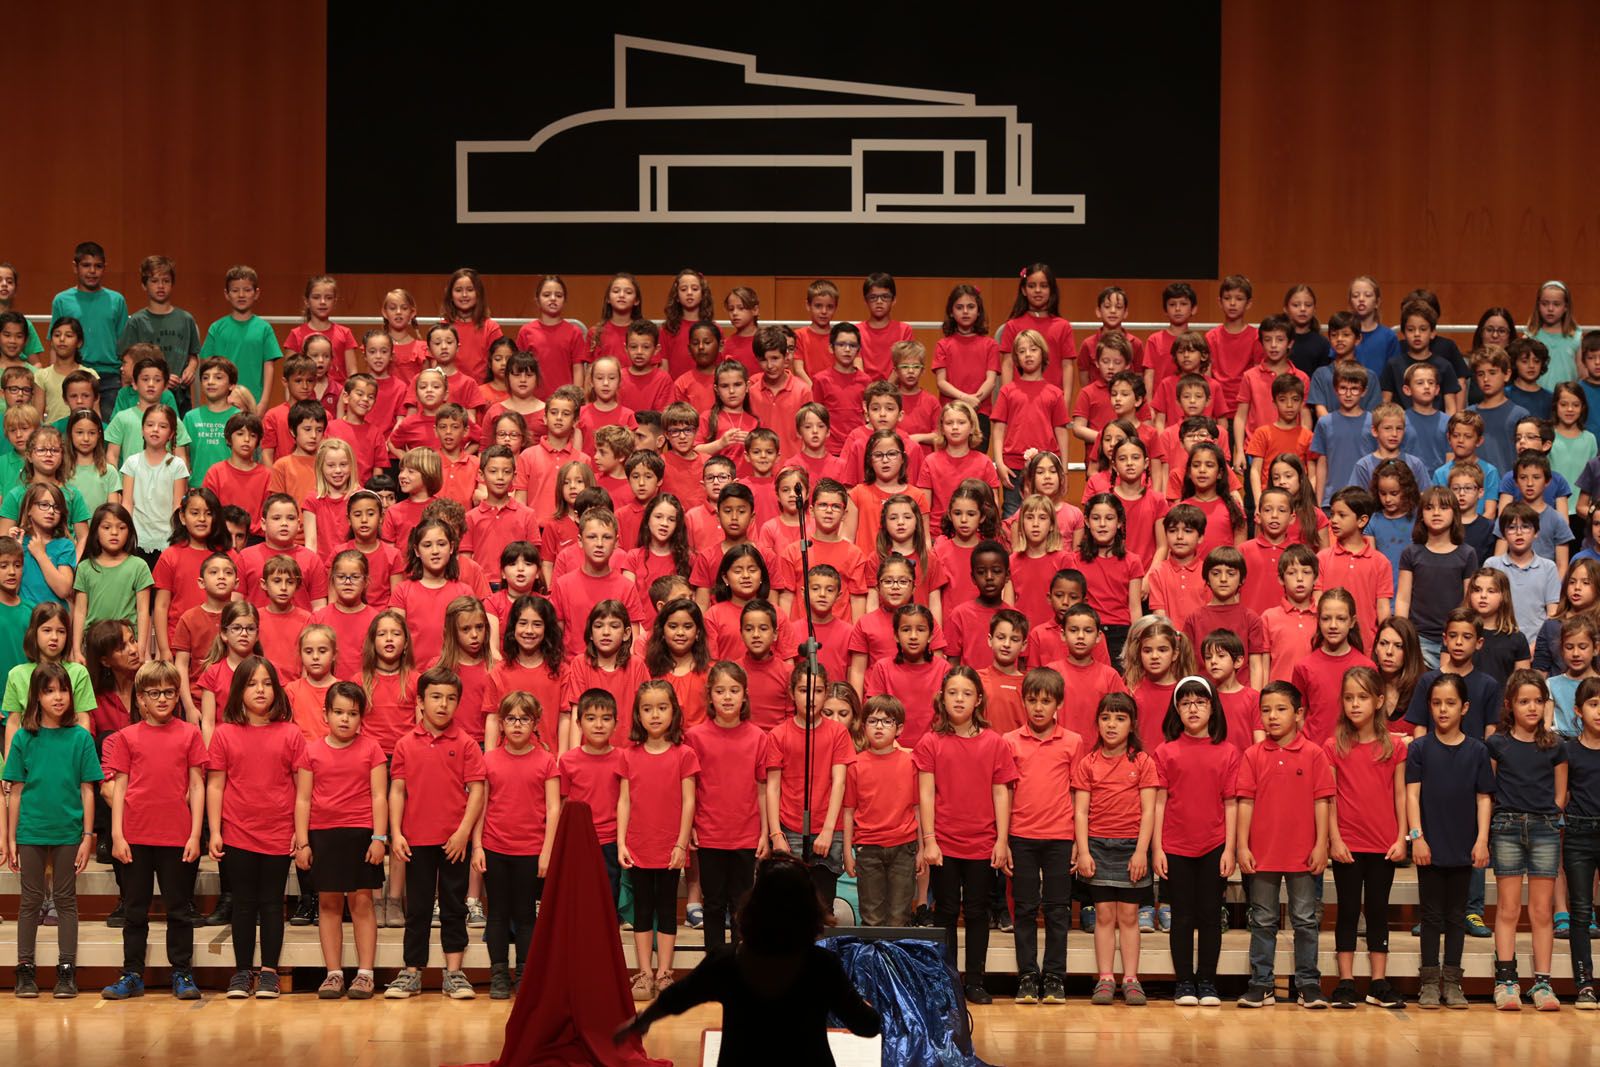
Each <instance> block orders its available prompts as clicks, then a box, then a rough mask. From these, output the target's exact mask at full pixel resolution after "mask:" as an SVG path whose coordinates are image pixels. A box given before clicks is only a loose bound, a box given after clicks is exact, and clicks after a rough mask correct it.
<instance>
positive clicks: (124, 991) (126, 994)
mask: <svg viewBox="0 0 1600 1067" xmlns="http://www.w3.org/2000/svg"><path fill="white" fill-rule="evenodd" d="M142 996H144V978H143V977H142V976H140V975H139V973H138V972H137V971H123V972H122V977H121V978H118V979H117V980H116V981H115V982H113V983H111V984H110V985H108V986H106V987H105V988H104V989H102V990H100V999H102V1000H128V999H130V998H132V997H142Z"/></svg>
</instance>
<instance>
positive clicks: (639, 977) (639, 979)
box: [629, 971, 656, 1001]
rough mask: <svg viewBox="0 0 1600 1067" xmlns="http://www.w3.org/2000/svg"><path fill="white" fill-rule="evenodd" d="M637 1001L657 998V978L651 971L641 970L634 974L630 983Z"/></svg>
mask: <svg viewBox="0 0 1600 1067" xmlns="http://www.w3.org/2000/svg"><path fill="white" fill-rule="evenodd" d="M629 990H630V991H631V992H632V993H633V999H634V1000H635V1001H641V1000H654V999H655V998H656V980H655V977H654V976H653V975H652V974H651V973H650V972H649V971H640V972H639V973H638V974H636V975H634V976H633V982H632V983H631V984H630V985H629Z"/></svg>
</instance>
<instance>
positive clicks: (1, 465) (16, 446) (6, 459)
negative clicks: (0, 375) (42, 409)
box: [0, 404, 115, 486]
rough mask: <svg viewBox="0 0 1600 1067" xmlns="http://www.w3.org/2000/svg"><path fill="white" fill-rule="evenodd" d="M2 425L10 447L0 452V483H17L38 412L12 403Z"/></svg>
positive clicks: (24, 405) (39, 423)
mask: <svg viewBox="0 0 1600 1067" xmlns="http://www.w3.org/2000/svg"><path fill="white" fill-rule="evenodd" d="M3 425H4V427H5V434H6V440H7V441H8V442H9V443H10V445H11V448H10V450H9V451H7V452H5V453H3V454H0V485H8V486H11V485H17V484H18V483H19V482H20V481H21V478H22V457H23V454H24V453H25V452H26V451H27V450H28V438H29V437H31V436H33V431H35V430H37V429H38V428H39V426H40V425H41V422H40V418H39V412H38V410H37V409H36V408H34V407H33V406H31V405H29V404H16V405H13V406H12V407H8V408H6V413H5V419H4V422H3ZM112 469H115V468H114V467H113V468H112Z"/></svg>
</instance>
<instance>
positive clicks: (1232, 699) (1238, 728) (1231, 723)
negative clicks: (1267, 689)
mask: <svg viewBox="0 0 1600 1067" xmlns="http://www.w3.org/2000/svg"><path fill="white" fill-rule="evenodd" d="M1217 699H1219V700H1221V701H1222V717H1223V718H1224V719H1225V720H1227V723H1228V743H1229V744H1231V745H1233V747H1234V748H1237V749H1238V750H1239V753H1240V754H1241V755H1243V754H1244V753H1245V752H1248V751H1249V750H1250V746H1251V745H1253V744H1255V743H1256V731H1257V730H1259V729H1261V693H1260V691H1259V690H1256V689H1251V688H1250V687H1249V686H1248V685H1241V686H1240V687H1239V688H1238V689H1235V690H1234V691H1233V692H1231V693H1218V694H1217Z"/></svg>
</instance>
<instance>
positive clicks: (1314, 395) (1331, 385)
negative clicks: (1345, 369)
mask: <svg viewBox="0 0 1600 1067" xmlns="http://www.w3.org/2000/svg"><path fill="white" fill-rule="evenodd" d="M1360 343H1361V323H1360V322H1359V321H1357V319H1356V317H1355V315H1353V314H1351V313H1350V312H1348V311H1336V312H1334V313H1333V314H1332V315H1330V316H1329V317H1328V346H1329V347H1330V348H1331V349H1333V362H1332V363H1330V364H1328V365H1327V366H1325V367H1318V368H1317V370H1316V371H1315V372H1314V373H1313V374H1312V375H1311V393H1310V397H1311V413H1312V415H1313V416H1314V417H1316V418H1317V419H1321V418H1322V417H1323V416H1324V415H1327V414H1329V413H1331V412H1334V411H1337V410H1339V407H1340V405H1339V398H1338V394H1337V392H1336V387H1337V385H1338V382H1337V381H1336V380H1335V372H1336V371H1337V370H1338V368H1339V367H1341V366H1344V365H1345V364H1353V365H1355V366H1357V367H1360V366H1361V361H1360V360H1358V359H1356V346H1357V345H1359V344H1360ZM1362 369H1363V370H1366V368H1365V367H1362ZM1362 382H1363V384H1362V393H1361V402H1360V404H1359V405H1358V406H1359V407H1360V408H1361V410H1362V411H1371V410H1372V409H1373V408H1375V407H1377V406H1378V405H1379V404H1381V403H1383V392H1382V390H1380V389H1379V388H1378V377H1377V375H1375V374H1373V373H1371V372H1370V371H1369V372H1367V373H1366V374H1365V375H1364V376H1363V377H1362Z"/></svg>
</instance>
